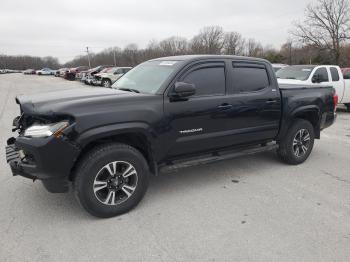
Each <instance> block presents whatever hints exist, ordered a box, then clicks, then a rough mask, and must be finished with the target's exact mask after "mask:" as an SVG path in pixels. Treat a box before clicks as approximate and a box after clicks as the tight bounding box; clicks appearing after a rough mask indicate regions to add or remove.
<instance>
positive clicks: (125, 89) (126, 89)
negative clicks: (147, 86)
mask: <svg viewBox="0 0 350 262" xmlns="http://www.w3.org/2000/svg"><path fill="white" fill-rule="evenodd" d="M118 90H122V91H129V92H134V93H140V91H139V90H137V89H133V88H125V87H122V88H118Z"/></svg>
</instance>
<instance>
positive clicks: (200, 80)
mask: <svg viewBox="0 0 350 262" xmlns="http://www.w3.org/2000/svg"><path fill="white" fill-rule="evenodd" d="M337 99H338V98H337V95H336V93H335V91H334V89H333V88H332V87H331V86H313V87H306V86H303V85H293V86H291V85H280V86H279V85H278V83H277V79H276V76H275V73H274V71H273V68H272V66H271V64H270V63H269V62H267V61H266V60H262V59H256V58H247V57H236V56H209V55H194V56H175V57H166V58H159V59H154V60H150V61H147V62H144V63H142V64H140V65H138V66H137V67H135V68H133V69H132V70H130V71H129V72H127V73H126V74H125V75H124V76H123V77H121V78H120V79H119V80H118V81H117V82H115V83H114V84H113V86H112V88H99V89H92V88H82V89H71V90H66V91H58V92H57V91H54V92H49V93H43V94H37V95H21V96H18V97H17V98H16V102H17V103H18V104H19V106H20V114H19V116H18V117H17V118H15V119H14V121H13V125H14V128H13V131H14V132H16V133H18V134H17V135H16V136H14V137H12V138H9V139H8V141H7V147H6V157H7V162H8V163H9V165H10V167H11V170H12V173H13V175H20V176H23V177H27V178H30V179H33V180H36V179H38V180H41V181H42V183H43V185H44V186H45V187H46V189H47V190H48V191H50V192H53V193H63V192H67V191H69V190H70V188H72V190H74V192H75V195H76V197H77V199H78V201H79V203H80V204H81V205H82V206H83V207H84V208H85V209H86V210H87V211H88V212H89V213H91V214H92V215H94V216H98V217H112V216H116V215H119V214H122V213H125V212H127V211H129V210H131V209H132V208H133V207H135V206H136V205H137V204H138V203H139V202H140V200H141V199H142V197H143V196H144V194H145V192H146V189H147V186H148V181H149V176H150V175H151V174H154V175H157V174H158V172H159V170H162V169H163V168H165V169H166V168H170V169H171V168H180V167H186V166H188V165H192V164H198V163H209V162H213V161H216V160H222V159H228V158H231V157H235V156H239V155H242V154H250V153H256V152H261V151H265V150H276V151H277V154H278V156H279V157H280V158H281V159H282V160H283V161H284V162H286V163H288V164H292V165H296V164H301V163H303V162H304V161H305V160H306V159H307V158H308V157H309V155H310V153H311V151H312V148H313V145H314V139H319V138H320V132H321V130H323V129H324V128H326V127H329V126H330V125H332V124H333V122H334V121H335V118H336V105H337Z"/></svg>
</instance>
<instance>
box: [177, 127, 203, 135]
mask: <svg viewBox="0 0 350 262" xmlns="http://www.w3.org/2000/svg"><path fill="white" fill-rule="evenodd" d="M202 131H203V128H195V129H189V130H181V131H180V134H190V133H197V132H202Z"/></svg>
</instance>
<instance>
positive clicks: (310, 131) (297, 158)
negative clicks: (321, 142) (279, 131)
mask: <svg viewBox="0 0 350 262" xmlns="http://www.w3.org/2000/svg"><path fill="white" fill-rule="evenodd" d="M303 130H304V131H303ZM301 133H302V134H303V135H301ZM299 137H300V139H299ZM307 137H308V138H309V139H308V140H305V138H307ZM314 140H315V133H314V128H313V126H312V124H311V123H310V122H309V121H306V120H303V119H297V120H295V121H294V122H293V124H292V125H291V126H290V128H289V130H288V132H287V134H286V135H285V136H284V138H282V139H281V141H280V145H279V149H278V150H277V154H278V156H279V157H280V159H282V161H284V162H285V163H287V164H290V165H299V164H301V163H303V162H304V161H305V160H306V159H307V158H308V157H309V156H310V154H311V151H312V148H313V146H314ZM303 143H306V144H303ZM303 146H304V147H303ZM298 148H299V149H298ZM305 148H307V149H305ZM297 152H299V155H298V154H297Z"/></svg>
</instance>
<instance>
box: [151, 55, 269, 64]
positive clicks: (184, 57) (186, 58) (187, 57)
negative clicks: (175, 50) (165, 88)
mask: <svg viewBox="0 0 350 262" xmlns="http://www.w3.org/2000/svg"><path fill="white" fill-rule="evenodd" d="M201 59H239V60H246V61H261V62H268V61H267V60H265V59H261V58H255V57H247V56H234V55H180V56H167V57H160V58H155V59H152V61H157V60H161V61H163V60H165V61H168V60H170V61H193V60H201Z"/></svg>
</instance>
